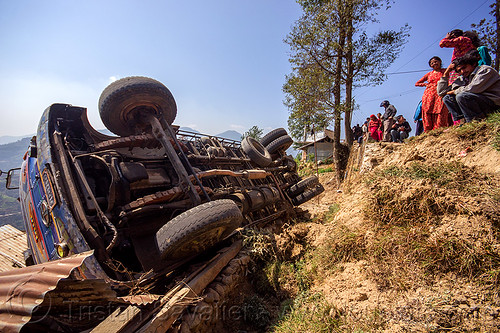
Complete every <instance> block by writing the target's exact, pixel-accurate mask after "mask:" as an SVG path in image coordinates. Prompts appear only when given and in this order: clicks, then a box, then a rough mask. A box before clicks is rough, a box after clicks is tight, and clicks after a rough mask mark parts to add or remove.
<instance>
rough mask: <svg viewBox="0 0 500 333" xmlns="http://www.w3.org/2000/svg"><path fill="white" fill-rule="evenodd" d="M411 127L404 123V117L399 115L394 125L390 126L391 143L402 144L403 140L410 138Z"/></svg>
mask: <svg viewBox="0 0 500 333" xmlns="http://www.w3.org/2000/svg"><path fill="white" fill-rule="evenodd" d="M410 132H411V127H410V124H409V123H408V122H407V121H406V119H405V117H403V116H402V115H399V116H397V117H396V123H394V125H392V128H391V136H392V141H393V142H403V140H404V139H408V137H409V136H410Z"/></svg>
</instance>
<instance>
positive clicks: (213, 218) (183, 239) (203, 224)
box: [155, 199, 243, 261]
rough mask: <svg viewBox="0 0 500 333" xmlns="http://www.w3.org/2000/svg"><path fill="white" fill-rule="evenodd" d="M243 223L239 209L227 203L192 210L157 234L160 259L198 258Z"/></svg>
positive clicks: (233, 204) (176, 218) (172, 221)
mask: <svg viewBox="0 0 500 333" xmlns="http://www.w3.org/2000/svg"><path fill="white" fill-rule="evenodd" d="M242 219H243V216H242V215H241V211H240V209H239V208H238V206H237V205H236V203H234V201H232V200H230V199H222V200H215V201H210V202H206V203H204V204H201V205H199V206H196V207H194V208H191V209H189V210H187V211H185V212H184V213H182V214H180V215H178V216H176V217H174V218H173V219H172V220H170V221H168V222H167V223H166V224H165V225H164V226H163V227H161V228H160V230H158V232H157V233H156V237H155V239H156V245H157V248H158V252H159V254H160V257H161V258H162V259H164V260H168V261H177V260H180V259H183V258H188V257H191V256H194V255H196V254H199V253H201V252H203V251H205V250H207V249H209V248H211V247H212V246H214V245H216V244H217V243H219V242H220V241H222V240H223V239H224V238H226V237H227V236H229V234H231V232H233V231H234V230H235V229H236V228H238V227H239V226H240V224H241V221H242Z"/></svg>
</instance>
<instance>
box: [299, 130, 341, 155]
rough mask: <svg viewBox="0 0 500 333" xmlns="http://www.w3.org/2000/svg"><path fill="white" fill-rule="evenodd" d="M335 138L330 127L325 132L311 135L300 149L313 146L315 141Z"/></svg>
mask: <svg viewBox="0 0 500 333" xmlns="http://www.w3.org/2000/svg"><path fill="white" fill-rule="evenodd" d="M331 140H333V131H332V130H329V129H325V130H324V131H323V132H318V133H316V135H309V136H308V137H307V138H306V141H305V142H304V145H303V146H301V147H299V148H298V149H300V150H304V149H307V147H310V146H312V145H313V144H314V143H315V142H316V143H317V142H324V141H331Z"/></svg>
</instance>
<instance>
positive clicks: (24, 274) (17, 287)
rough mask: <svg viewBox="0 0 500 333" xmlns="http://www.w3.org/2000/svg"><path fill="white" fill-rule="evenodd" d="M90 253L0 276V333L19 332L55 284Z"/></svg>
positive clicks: (20, 269) (91, 252) (8, 272)
mask: <svg viewBox="0 0 500 333" xmlns="http://www.w3.org/2000/svg"><path fill="white" fill-rule="evenodd" d="M93 253H94V252H93V251H88V252H84V253H80V254H77V255H74V256H71V257H67V258H64V259H60V260H55V261H49V262H46V263H43V264H39V265H34V266H28V267H24V268H19V269H12V270H10V271H7V272H1V273H0V332H8V333H10V332H19V331H20V330H21V328H22V327H23V325H24V324H26V323H27V322H29V320H30V318H31V314H32V313H33V310H34V309H35V308H36V307H37V306H38V305H40V304H41V303H42V302H43V299H44V297H45V294H46V293H47V292H48V291H51V290H54V289H55V288H56V286H57V283H58V282H59V280H61V279H64V278H67V277H68V276H69V275H70V273H71V271H73V269H75V268H77V267H80V266H81V265H82V263H83V261H84V260H85V259H86V258H87V257H89V256H91V255H92V254H93Z"/></svg>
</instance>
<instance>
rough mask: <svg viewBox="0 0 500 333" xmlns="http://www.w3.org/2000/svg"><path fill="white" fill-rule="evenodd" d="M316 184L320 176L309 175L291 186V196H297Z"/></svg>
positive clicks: (289, 191)
mask: <svg viewBox="0 0 500 333" xmlns="http://www.w3.org/2000/svg"><path fill="white" fill-rule="evenodd" d="M316 184H319V179H318V177H316V176H310V177H307V178H305V179H302V180H301V181H300V182H298V183H297V184H294V185H292V186H290V188H289V189H288V194H289V195H290V196H291V197H295V196H297V195H299V194H300V193H302V192H304V191H305V190H306V189H308V188H309V187H312V186H314V185H316Z"/></svg>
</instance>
